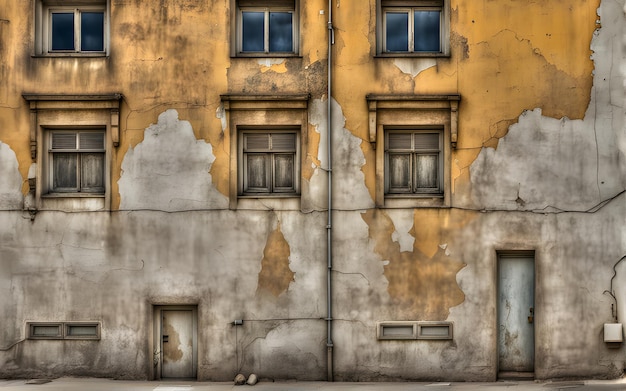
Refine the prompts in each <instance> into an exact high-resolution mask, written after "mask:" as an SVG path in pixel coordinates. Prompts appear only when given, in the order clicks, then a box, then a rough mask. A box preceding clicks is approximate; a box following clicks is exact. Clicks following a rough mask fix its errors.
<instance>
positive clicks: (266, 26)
mask: <svg viewBox="0 0 626 391" xmlns="http://www.w3.org/2000/svg"><path fill="white" fill-rule="evenodd" d="M263 49H264V51H265V53H266V54H267V53H269V52H270V11H269V9H268V8H266V9H265V13H264V22H263Z"/></svg>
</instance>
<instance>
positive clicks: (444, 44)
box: [377, 0, 450, 57]
mask: <svg viewBox="0 0 626 391" xmlns="http://www.w3.org/2000/svg"><path fill="white" fill-rule="evenodd" d="M414 11H439V12H440V20H439V50H437V51H416V50H415V42H414V31H413V30H414ZM392 12H399V13H406V14H408V15H407V16H408V24H409V25H408V37H407V38H408V50H407V51H389V50H387V17H386V15H387V13H392ZM377 15H378V18H377V37H378V38H377V55H379V56H387V57H404V56H407V57H447V56H449V55H450V0H378V1H377Z"/></svg>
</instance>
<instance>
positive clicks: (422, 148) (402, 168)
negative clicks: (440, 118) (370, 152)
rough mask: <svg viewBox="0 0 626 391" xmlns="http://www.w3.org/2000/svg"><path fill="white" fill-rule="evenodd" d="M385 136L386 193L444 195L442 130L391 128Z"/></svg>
mask: <svg viewBox="0 0 626 391" xmlns="http://www.w3.org/2000/svg"><path fill="white" fill-rule="evenodd" d="M385 136H386V138H387V139H386V140H385V146H386V149H387V151H386V158H385V193H386V194H442V193H443V188H442V186H441V183H442V181H441V178H442V176H443V175H442V174H443V173H442V168H443V161H442V156H443V155H442V153H441V145H442V139H443V135H442V132H441V131H440V130H409V131H406V130H389V131H388V132H386V133H385Z"/></svg>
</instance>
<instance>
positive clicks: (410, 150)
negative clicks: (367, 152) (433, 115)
mask: <svg viewBox="0 0 626 391" xmlns="http://www.w3.org/2000/svg"><path fill="white" fill-rule="evenodd" d="M391 134H410V135H411V145H410V146H408V147H407V148H403V149H391V148H390V146H389V145H390V143H389V136H390V135H391ZM416 134H437V138H438V146H437V148H436V149H420V148H416V147H415V145H414V142H415V137H414V135H416ZM394 153H398V154H399V153H403V154H408V155H410V159H409V167H408V170H409V189H408V190H394V189H392V188H391V184H390V177H391V172H390V169H391V167H390V155H392V154H394ZM423 154H430V155H432V154H436V155H437V170H436V171H437V172H436V176H437V186H436V188H428V189H425V188H418V187H417V186H416V184H415V182H416V175H417V174H416V172H415V169H416V164H417V156H418V155H423ZM443 155H444V154H443V127H438V128H433V127H427V128H409V129H403V128H395V127H392V128H389V129H385V195H386V196H393V195H414V196H443V173H444V167H445V163H444V159H443Z"/></svg>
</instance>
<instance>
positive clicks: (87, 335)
mask: <svg viewBox="0 0 626 391" xmlns="http://www.w3.org/2000/svg"><path fill="white" fill-rule="evenodd" d="M28 339H100V323H98V322H89V323H83V322H49V323H48V322H37V323H28Z"/></svg>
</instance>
